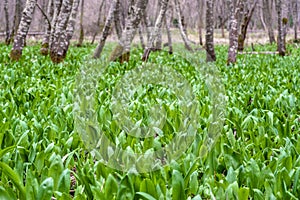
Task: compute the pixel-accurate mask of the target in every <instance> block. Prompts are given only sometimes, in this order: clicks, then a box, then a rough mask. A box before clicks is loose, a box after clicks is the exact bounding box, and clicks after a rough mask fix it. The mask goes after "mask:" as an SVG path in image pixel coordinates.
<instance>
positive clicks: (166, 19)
mask: <svg viewBox="0 0 300 200" xmlns="http://www.w3.org/2000/svg"><path fill="white" fill-rule="evenodd" d="M169 11H170V10H169ZM168 16H169V15H168V12H167V13H166V17H165V24H166V31H167V36H168V47H169V54H172V53H173V45H172V34H171V30H170V23H171V20H172V16H169V17H168Z"/></svg>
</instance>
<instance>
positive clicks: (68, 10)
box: [50, 0, 79, 63]
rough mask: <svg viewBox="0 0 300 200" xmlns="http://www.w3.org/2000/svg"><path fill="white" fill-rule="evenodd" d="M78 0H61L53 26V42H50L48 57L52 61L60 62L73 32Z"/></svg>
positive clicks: (64, 55)
mask: <svg viewBox="0 0 300 200" xmlns="http://www.w3.org/2000/svg"><path fill="white" fill-rule="evenodd" d="M78 7H79V0H63V2H62V5H61V9H60V12H59V15H58V17H57V23H56V26H55V27H54V34H53V42H52V43H51V44H50V58H51V60H52V62H53V63H60V62H62V61H63V60H64V59H65V57H66V55H67V51H68V48H69V44H70V40H71V38H72V36H73V33H74V28H75V22H76V16H77V12H78Z"/></svg>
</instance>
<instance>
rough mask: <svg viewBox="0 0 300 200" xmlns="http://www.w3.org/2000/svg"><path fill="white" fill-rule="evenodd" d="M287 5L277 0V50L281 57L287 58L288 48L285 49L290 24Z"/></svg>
mask: <svg viewBox="0 0 300 200" xmlns="http://www.w3.org/2000/svg"><path fill="white" fill-rule="evenodd" d="M284 4H285V3H284V2H282V0H276V8H277V20H278V39H277V48H278V51H279V55H281V56H285V53H286V47H285V43H286V42H285V39H286V38H285V37H286V27H287V24H288V18H287V16H286V14H287V13H286V10H285V5H284Z"/></svg>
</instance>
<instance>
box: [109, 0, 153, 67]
mask: <svg viewBox="0 0 300 200" xmlns="http://www.w3.org/2000/svg"><path fill="white" fill-rule="evenodd" d="M147 4H148V0H136V2H135V4H133V5H132V6H130V13H129V15H128V16H127V18H126V22H125V28H124V30H123V32H122V37H121V39H120V41H119V44H118V45H117V46H116V47H115V48H114V50H113V51H112V53H111V54H110V59H109V60H110V61H116V60H119V61H120V62H121V63H123V62H125V61H126V62H128V61H129V58H130V45H131V42H132V40H133V38H134V36H135V34H136V32H137V30H138V26H139V23H140V21H141V18H142V16H143V14H144V12H145V9H146V7H147Z"/></svg>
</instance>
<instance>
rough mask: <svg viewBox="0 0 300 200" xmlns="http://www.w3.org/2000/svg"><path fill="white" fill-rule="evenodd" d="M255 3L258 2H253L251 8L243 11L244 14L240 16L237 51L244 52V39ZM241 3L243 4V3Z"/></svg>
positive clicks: (256, 0) (255, 0)
mask: <svg viewBox="0 0 300 200" xmlns="http://www.w3.org/2000/svg"><path fill="white" fill-rule="evenodd" d="M257 2H258V0H254V2H253V4H252V6H251V8H250V9H247V10H246V11H244V13H243V15H242V20H241V26H240V27H241V28H240V33H239V36H238V51H243V50H244V44H245V39H246V35H247V29H248V25H249V22H250V20H251V18H252V15H253V12H254V9H255V7H256V5H257ZM243 3H245V2H243ZM244 7H245V5H244Z"/></svg>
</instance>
